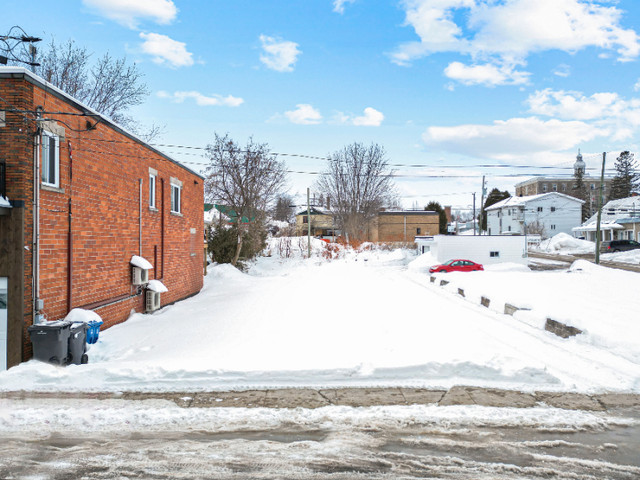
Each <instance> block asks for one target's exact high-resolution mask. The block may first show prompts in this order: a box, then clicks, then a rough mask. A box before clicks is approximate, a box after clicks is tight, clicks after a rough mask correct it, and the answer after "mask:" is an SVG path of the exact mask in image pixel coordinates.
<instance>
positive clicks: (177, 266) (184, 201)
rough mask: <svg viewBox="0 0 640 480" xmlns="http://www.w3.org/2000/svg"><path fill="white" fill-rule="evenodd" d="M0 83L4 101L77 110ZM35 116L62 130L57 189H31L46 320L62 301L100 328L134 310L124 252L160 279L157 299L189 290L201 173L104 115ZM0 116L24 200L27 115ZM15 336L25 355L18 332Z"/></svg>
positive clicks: (192, 288)
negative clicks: (176, 191)
mask: <svg viewBox="0 0 640 480" xmlns="http://www.w3.org/2000/svg"><path fill="white" fill-rule="evenodd" d="M0 86H1V89H0V92H2V94H1V95H2V97H3V98H7V97H6V96H5V95H8V96H9V98H11V99H12V103H13V104H14V105H21V106H22V108H25V109H28V110H33V109H35V107H36V106H42V107H43V108H44V110H45V111H48V112H66V113H80V112H81V110H80V108H79V107H78V106H77V105H76V104H75V103H74V102H73V101H69V100H68V99H65V98H64V97H62V98H61V96H60V95H54V94H52V93H51V92H47V91H45V90H44V89H43V88H41V86H39V85H37V84H34V83H30V82H27V81H26V80H25V79H22V80H10V81H9V80H6V79H1V80H0ZM44 116H45V117H46V118H51V119H52V120H54V121H55V122H56V124H55V125H53V128H56V126H57V128H58V129H60V128H62V129H64V137H63V138H60V185H59V188H50V187H45V186H43V187H42V188H41V192H40V197H41V198H40V229H41V235H40V298H41V299H43V300H44V305H45V306H44V310H43V313H44V314H45V315H46V317H47V318H48V319H49V320H55V319H59V318H63V317H64V316H65V315H66V314H67V313H68V311H69V310H70V308H75V307H84V308H91V309H94V310H95V311H96V312H97V313H98V314H99V315H100V316H101V317H102V318H103V320H104V321H105V326H104V327H103V328H105V327H108V326H111V325H114V324H117V323H120V322H122V321H124V320H126V319H127V317H128V316H129V314H130V312H131V311H132V310H135V311H138V312H140V311H143V310H144V298H143V296H144V295H142V294H141V292H140V291H139V289H137V287H134V286H132V284H131V266H130V264H129V260H130V259H131V256H132V255H142V256H143V257H144V258H146V259H147V260H148V261H149V262H151V263H152V264H153V265H154V269H153V270H151V272H150V278H156V279H159V280H161V281H162V282H163V283H164V284H165V285H166V286H167V288H168V289H169V291H168V292H166V293H163V294H162V305H166V304H168V303H172V302H175V301H177V300H180V299H182V298H186V297H188V296H191V295H193V294H195V293H197V292H198V291H199V290H200V289H201V288H202V281H203V279H202V273H203V270H202V265H203V251H202V248H201V246H202V239H203V237H204V232H203V230H204V225H203V181H202V179H201V178H200V177H199V176H198V175H196V174H194V173H192V172H191V171H189V170H187V169H185V168H184V167H182V166H180V165H178V164H176V163H174V162H172V161H170V160H168V159H167V158H166V157H164V156H163V155H161V154H159V153H158V152H156V151H155V150H153V149H152V148H149V147H148V146H146V145H144V144H142V143H141V142H138V141H136V140H135V139H133V138H131V137H130V136H127V135H125V134H124V133H123V132H121V131H119V130H118V129H117V128H114V127H112V126H111V125H109V124H108V123H107V122H104V121H103V122H98V124H97V125H96V126H95V128H92V129H90V130H87V122H90V123H91V124H94V123H95V118H92V117H86V116H72V115H56V114H45V115H44ZM7 120H8V122H7V123H8V125H7V128H6V130H7V131H8V132H10V135H9V136H6V135H5V132H2V133H3V135H2V140H0V142H1V143H0V147H1V148H2V151H3V152H4V151H7V150H11V149H13V146H14V145H17V146H18V147H19V148H18V149H17V153H15V154H14V155H12V156H11V157H6V158H7V170H8V174H9V182H8V183H9V191H8V194H9V197H10V199H12V200H14V199H22V198H23V199H24V200H26V203H27V204H28V203H30V202H31V200H32V197H33V189H32V185H33V147H32V142H33V138H34V136H33V130H34V128H35V122H34V121H32V120H30V121H27V122H26V124H25V128H24V129H22V131H20V128H19V125H20V122H21V121H22V119H21V118H20V117H19V116H18V115H16V114H8V115H7ZM9 120H11V125H9ZM3 130H4V129H3ZM8 146H11V148H10V149H9V148H8ZM150 168H151V169H153V170H155V171H157V201H156V205H157V208H156V209H151V208H150V207H149V169H150ZM171 178H176V179H178V180H180V181H181V182H182V191H181V213H180V214H174V213H171V211H170V210H171V200H170V198H171V197H170V195H171V191H170V179H171ZM140 180H142V188H141V185H140ZM140 191H142V195H141V196H140ZM26 214H27V215H26V221H25V225H27V227H26V228H27V230H28V231H26V232H25V247H29V246H30V245H31V243H32V231H31V225H33V212H32V209H31V208H30V207H29V208H28V209H27V211H26ZM140 231H141V232H142V233H141V234H140ZM70 242H71V247H72V248H70ZM140 242H141V244H142V251H141V252H140ZM194 245H195V247H194ZM70 251H71V254H70ZM26 257H29V260H28V261H27V260H26V259H25V265H24V275H25V287H26V289H25V321H26V324H27V325H29V324H31V322H32V319H31V308H32V298H31V289H30V285H31V272H32V267H31V255H27V256H26ZM70 269H71V276H69V273H70ZM69 278H71V282H69ZM69 284H71V289H69ZM99 304H106V305H103V306H99ZM24 340H25V347H26V348H27V350H26V352H27V354H28V353H29V352H28V348H29V346H30V345H29V339H28V336H27V335H26V334H25V339H24Z"/></svg>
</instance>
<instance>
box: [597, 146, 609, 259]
mask: <svg viewBox="0 0 640 480" xmlns="http://www.w3.org/2000/svg"><path fill="white" fill-rule="evenodd" d="M606 158H607V152H602V173H600V195H599V196H598V220H597V222H596V264H600V220H601V219H602V202H603V201H604V199H603V198H602V197H603V196H604V162H605V160H606Z"/></svg>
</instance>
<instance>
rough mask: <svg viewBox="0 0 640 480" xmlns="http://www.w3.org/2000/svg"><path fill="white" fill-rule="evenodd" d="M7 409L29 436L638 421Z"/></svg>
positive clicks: (497, 413) (592, 415)
mask: <svg viewBox="0 0 640 480" xmlns="http://www.w3.org/2000/svg"><path fill="white" fill-rule="evenodd" d="M4 404H5V406H6V407H7V408H3V409H2V410H0V433H2V434H10V435H12V436H17V435H24V436H28V437H29V438H31V439H33V438H47V437H48V436H49V435H51V434H53V433H58V432H65V435H78V434H80V435H82V434H90V433H104V434H106V435H114V434H123V435H129V434H131V433H134V432H139V431H141V430H144V431H145V432H153V431H162V432H164V433H166V432H185V431H210V432H218V433H225V432H236V431H240V432H242V431H269V430H283V429H284V430H287V431H308V430H314V429H317V428H318V425H322V428H323V429H326V430H338V431H341V430H343V429H344V428H361V429H364V428H366V429H368V430H369V429H380V430H387V429H393V430H395V429H402V428H403V427H416V426H419V425H422V426H424V427H425V428H428V429H429V430H430V431H433V430H436V431H441V432H443V433H444V432H447V431H449V432H450V431H451V430H456V429H461V428H462V429H472V428H480V427H481V428H492V427H493V428H505V427H519V426H520V427H530V428H531V427H541V426H544V428H545V429H547V430H548V429H558V430H560V429H561V430H568V429H570V430H575V431H578V430H584V429H588V430H604V429H607V428H612V427H615V426H631V425H635V424H637V421H634V420H633V419H631V418H624V417H614V416H611V415H605V414H603V413H597V412H586V411H579V410H563V409H558V408H549V407H534V408H496V407H481V406H450V407H438V406H434V405H411V406H378V407H364V408H363V407H357V408H356V407H346V406H331V407H322V408H316V409H305V408H296V409H274V408H180V407H177V406H175V404H173V402H169V401H166V400H147V401H145V402H135V401H126V400H102V401H100V402H99V405H96V402H91V401H87V400H76V399H66V400H64V399H63V400H60V399H55V400H53V399H52V400H48V399H37V400H34V399H24V400H19V401H18V400H16V401H9V400H5V401H4Z"/></svg>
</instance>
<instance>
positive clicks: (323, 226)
mask: <svg viewBox="0 0 640 480" xmlns="http://www.w3.org/2000/svg"><path fill="white" fill-rule="evenodd" d="M309 230H310V231H311V232H310V233H309ZM340 233H341V232H340V231H339V230H337V227H336V225H335V220H334V217H333V214H332V213H331V211H330V210H327V209H326V208H322V207H310V209H309V211H307V210H306V209H305V210H303V211H301V212H299V213H297V214H296V235H298V236H299V235H308V234H310V235H311V236H312V237H323V238H333V237H336V236H339V235H340Z"/></svg>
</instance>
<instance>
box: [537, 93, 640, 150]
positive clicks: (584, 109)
mask: <svg viewBox="0 0 640 480" xmlns="http://www.w3.org/2000/svg"><path fill="white" fill-rule="evenodd" d="M527 103H528V105H529V111H530V112H531V113H534V114H537V115H546V116H549V117H555V118H561V119H567V120H583V121H590V122H591V123H592V124H593V125H597V126H599V127H601V128H607V129H608V130H610V131H611V138H612V139H613V140H616V141H620V140H628V139H629V138H632V137H633V136H634V135H635V134H637V133H638V129H640V99H637V98H632V99H630V100H625V99H623V98H621V97H620V96H619V95H618V94H617V93H611V92H601V93H594V94H593V95H591V96H590V97H587V96H585V95H583V94H582V93H580V92H565V91H563V90H559V91H555V90H551V89H549V88H548V89H545V90H541V91H537V92H535V93H533V94H531V95H529V98H528V99H527Z"/></svg>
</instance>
